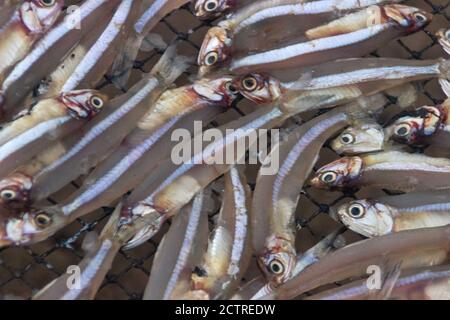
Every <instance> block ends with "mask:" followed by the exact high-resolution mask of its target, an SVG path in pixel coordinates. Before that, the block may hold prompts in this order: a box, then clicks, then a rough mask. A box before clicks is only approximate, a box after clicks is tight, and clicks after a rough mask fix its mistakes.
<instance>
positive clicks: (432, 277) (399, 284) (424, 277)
mask: <svg viewBox="0 0 450 320" xmlns="http://www.w3.org/2000/svg"><path fill="white" fill-rule="evenodd" d="M378 293H379V290H370V289H369V288H368V286H367V280H366V279H365V280H358V281H354V282H351V283H349V284H346V285H343V286H341V287H339V288H336V289H331V290H326V291H324V292H321V293H319V294H315V295H313V296H311V297H308V298H307V300H366V299H371V298H372V296H373V295H376V294H378ZM382 298H383V299H392V300H449V299H450V266H449V265H445V266H436V267H426V268H420V269H415V270H410V271H407V272H405V275H403V274H402V275H401V276H400V277H399V278H398V279H396V280H395V282H394V284H393V286H392V289H391V290H390V292H389V294H388V295H386V296H384V297H382Z"/></svg>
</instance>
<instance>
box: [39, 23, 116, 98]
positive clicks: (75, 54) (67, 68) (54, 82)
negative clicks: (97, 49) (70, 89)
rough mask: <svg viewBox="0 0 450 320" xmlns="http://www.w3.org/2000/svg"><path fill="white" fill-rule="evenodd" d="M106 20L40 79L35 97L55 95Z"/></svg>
mask: <svg viewBox="0 0 450 320" xmlns="http://www.w3.org/2000/svg"><path fill="white" fill-rule="evenodd" d="M107 23H108V21H107V20H105V21H100V22H99V23H98V24H96V26H95V28H93V29H92V30H91V32H90V33H89V34H87V35H86V36H85V37H83V39H81V40H80V42H79V43H78V44H77V45H76V46H75V47H74V48H73V49H72V50H71V51H70V52H69V53H68V54H67V55H66V57H65V58H64V59H63V60H62V61H61V62H60V64H59V65H58V67H56V69H54V70H53V71H52V73H50V74H48V75H46V76H45V78H44V79H42V80H41V81H40V84H39V86H38V87H37V88H36V89H35V90H34V92H33V93H34V94H35V95H36V97H35V99H46V98H52V97H54V96H57V95H58V94H59V93H60V92H61V91H62V87H63V86H64V84H65V83H66V81H67V79H69V77H70V76H71V75H72V74H73V72H74V71H75V69H76V68H77V67H78V65H79V64H80V62H81V61H82V60H83V58H84V57H85V55H86V53H87V52H88V51H89V49H90V48H91V47H92V46H93V45H94V43H95V42H96V41H97V40H98V38H99V37H100V35H101V33H102V32H103V31H104V29H105V28H106V25H107Z"/></svg>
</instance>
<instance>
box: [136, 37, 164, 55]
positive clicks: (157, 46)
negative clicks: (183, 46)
mask: <svg viewBox="0 0 450 320" xmlns="http://www.w3.org/2000/svg"><path fill="white" fill-rule="evenodd" d="M167 47H168V45H167V43H166V42H165V41H164V39H163V38H162V37H161V35H159V34H157V33H149V34H148V35H147V36H146V37H144V39H143V40H142V44H141V51H145V52H150V51H153V50H165V49H167Z"/></svg>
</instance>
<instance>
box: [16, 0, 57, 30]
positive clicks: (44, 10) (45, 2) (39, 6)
mask: <svg viewBox="0 0 450 320" xmlns="http://www.w3.org/2000/svg"><path fill="white" fill-rule="evenodd" d="M63 6H64V1H63V0H28V1H24V2H23V3H22V5H21V6H20V9H19V12H20V17H21V19H22V23H23V25H24V26H25V27H26V28H27V29H28V30H29V32H31V33H44V32H46V31H47V30H48V29H49V28H50V27H51V26H52V25H53V24H54V23H55V22H56V20H57V19H58V17H59V15H60V14H61V12H62V8H63Z"/></svg>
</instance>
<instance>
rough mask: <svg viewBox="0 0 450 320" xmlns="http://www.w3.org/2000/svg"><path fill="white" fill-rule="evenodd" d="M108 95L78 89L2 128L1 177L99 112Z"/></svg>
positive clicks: (63, 94)
mask: <svg viewBox="0 0 450 320" xmlns="http://www.w3.org/2000/svg"><path fill="white" fill-rule="evenodd" d="M106 103H107V97H106V96H104V95H103V94H101V93H100V92H97V91H95V90H77V91H70V92H66V93H62V94H60V95H59V96H58V97H56V98H50V99H45V100H42V101H40V102H39V103H38V104H37V105H35V106H34V107H32V108H31V110H30V111H29V113H28V114H25V115H23V116H22V117H20V118H18V119H16V120H14V121H13V122H11V123H9V124H8V125H6V126H5V127H4V128H3V129H2V130H1V131H0V177H4V176H5V175H7V174H9V173H11V172H12V171H13V170H14V169H15V168H17V167H18V166H20V165H23V164H24V163H26V162H27V161H28V160H30V159H31V158H32V157H33V156H34V155H36V154H37V153H39V152H40V151H42V149H43V148H45V147H46V146H49V145H50V144H51V143H52V142H53V141H55V140H57V139H60V138H62V137H64V136H65V135H68V134H70V133H71V132H73V131H75V130H77V129H79V128H80V127H81V126H82V125H83V124H84V123H85V122H86V121H88V120H90V119H92V118H93V117H95V116H96V115H97V113H99V112H100V111H101V110H102V108H103V106H104V105H105V104H106Z"/></svg>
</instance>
